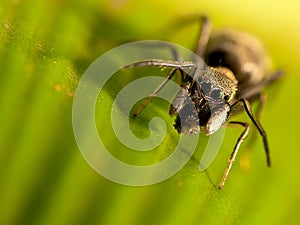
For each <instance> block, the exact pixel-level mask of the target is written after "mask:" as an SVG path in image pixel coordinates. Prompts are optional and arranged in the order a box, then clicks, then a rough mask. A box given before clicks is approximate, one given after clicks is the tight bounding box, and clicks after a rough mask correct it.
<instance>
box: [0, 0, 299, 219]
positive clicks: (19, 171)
mask: <svg viewBox="0 0 300 225" xmlns="http://www.w3.org/2000/svg"><path fill="white" fill-rule="evenodd" d="M202 13H205V14H206V15H208V16H209V17H210V18H211V20H212V23H213V29H217V28H220V27H232V28H237V29H240V30H244V31H247V32H250V33H252V34H254V35H256V36H257V37H258V38H259V39H261V40H262V42H263V43H264V44H265V46H266V48H267V50H268V52H269V53H270V55H271V58H272V59H273V64H274V68H275V69H284V71H285V75H284V77H283V79H282V80H281V81H280V82H278V83H276V84H274V85H273V86H272V87H270V88H268V89H267V91H266V93H267V102H266V105H265V108H264V112H263V118H262V123H263V125H264V127H265V129H266V130H267V133H268V137H269V140H270V146H271V156H272V162H273V165H272V168H271V169H268V168H267V167H266V165H265V164H266V163H265V155H264V150H263V145H262V143H261V140H260V138H259V135H256V136H254V138H253V139H249V140H248V141H247V142H246V143H245V144H244V145H243V146H242V148H241V150H240V154H239V155H238V158H237V160H236V162H235V164H234V166H233V169H232V171H231V173H230V175H229V178H228V181H227V183H226V185H225V187H224V189H223V190H222V191H220V190H218V188H217V185H218V182H219V180H220V177H221V175H222V173H223V170H224V168H225V166H226V163H227V160H228V157H229V155H230V153H231V149H232V147H233V146H234V144H235V141H236V138H237V136H238V135H239V133H240V132H241V130H240V129H238V128H237V129H227V130H226V135H225V141H224V142H223V145H222V148H221V151H220V152H219V154H218V156H217V158H216V159H215V160H214V162H213V163H212V165H211V166H210V167H209V168H208V169H207V170H206V171H205V172H200V171H199V170H198V164H197V162H196V161H197V159H199V157H200V155H201V148H202V146H203V143H202V142H199V143H198V147H199V150H197V151H196V153H195V155H194V159H196V160H190V161H189V162H188V163H187V164H186V166H185V167H184V168H183V169H182V170H181V171H179V172H178V173H177V174H176V175H175V176H173V177H171V178H170V179H168V180H166V181H164V182H161V183H158V184H154V185H150V186H144V187H131V186H125V185H120V184H117V183H113V182H112V181H109V180H107V179H105V178H103V177H102V176H100V175H99V174H98V173H96V172H95V171H94V170H93V169H92V168H91V167H89V165H88V164H87V162H86V161H85V160H84V158H83V156H82V155H81V154H80V151H79V149H78V147H77V145H76V140H75V138H74V135H73V128H72V103H73V97H74V93H75V90H76V87H77V85H78V82H79V80H80V78H81V76H82V74H83V73H84V71H85V70H86V69H87V68H88V66H89V65H90V64H91V63H92V62H93V61H94V60H95V59H96V58H97V57H99V56H100V55H101V54H103V53H105V52H106V51H108V50H110V49H112V48H114V47H117V46H118V45H120V44H122V43H125V42H128V41H131V40H147V39H157V40H168V41H172V42H175V43H177V44H181V45H183V46H185V47H188V48H190V49H192V48H193V45H194V44H193V43H194V42H195V40H196V38H197V35H198V34H197V31H198V30H199V25H197V24H196V23H192V24H191V25H187V24H188V21H187V20H185V19H184V18H190V17H193V18H195V17H196V16H197V15H199V14H202ZM299 13H300V3H299V1H296V0H284V1H283V0H278V1H270V0H266V1H258V0H253V1H248V2H242V1H234V0H226V1H225V0H224V1H218V2H216V1H202V0H187V1H181V0H177V1H168V0H166V1H158V0H153V1H148V0H145V1H138V0H111V1H108V0H100V1H99V0H73V1H72V0H70V1H67V0H63V1H58V0H54V1H40V0H28V1H26V0H2V1H1V2H0V68H1V77H0V79H1V81H0V105H1V109H0V224H1V225H2V224H3V225H23V224H24V225H29V224H30V225H34V224H37V225H40V224H41V225H54V224H55V225H60V224H61V225H69V224H70V225H75V224H78V225H82V224H89V225H93V224H95V225H96V224H99V225H100V224H101V225H116V224H118V225H119V224H120V225H127V224H128V225H129V224H130V225H135V224H136V225H140V224H172V225H176V224H178V225H182V224H186V225H189V224H206V225H208V224H212V225H213V224H243V225H244V224H249V225H254V224H258V225H261V224H267V225H282V224H298V223H299V213H298V209H299V208H300V194H299V188H300V181H299V180H300V179H299V174H298V172H299V171H300V164H299V162H298V159H299V158H300V153H299V152H300V151H299V144H298V142H297V139H298V136H299V135H298V130H299V127H300V120H299V116H298V114H299V101H298V92H297V90H298V89H299V87H298V85H299V83H300V76H299V74H300V66H299V59H300V58H299V53H298V51H299V49H300V41H299V37H300V29H299V25H298V17H299ZM148 72H151V70H145V73H148ZM152 72H153V71H152ZM138 74H139V76H143V70H142V69H139V70H138ZM124 75H128V76H124V78H122V76H121V75H119V76H118V77H115V78H114V79H113V80H111V81H110V83H109V84H108V85H107V86H106V88H105V90H104V91H103V92H101V94H100V95H99V99H98V104H97V107H96V112H97V114H96V121H97V125H98V131H99V135H100V136H101V138H102V139H103V140H104V142H105V144H106V147H107V148H108V149H110V151H111V153H112V154H113V155H114V156H115V157H117V158H119V159H121V160H124V161H127V162H129V163H132V162H135V163H137V164H141V165H144V164H148V163H153V162H157V161H159V160H161V159H162V158H166V157H167V156H168V155H169V154H170V149H172V148H173V147H174V146H175V145H176V142H175V141H176V140H177V139H178V135H177V133H176V131H175V130H174V129H173V127H172V124H173V118H170V117H169V115H168V107H169V106H168V104H167V103H166V102H164V101H160V100H159V99H155V100H154V101H153V103H151V106H150V107H148V108H146V110H145V112H144V113H143V115H141V117H138V118H136V120H134V121H132V130H133V131H134V132H135V133H136V134H137V136H140V137H147V136H148V135H149V130H148V123H149V120H150V119H151V118H152V117H153V115H156V114H159V115H161V116H162V117H163V118H164V119H165V121H166V124H167V128H168V133H167V135H166V138H165V140H164V141H163V142H162V144H161V146H159V147H158V148H157V149H156V150H155V151H153V152H152V153H145V154H144V155H143V154H142V155H141V154H139V155H136V154H134V153H132V152H130V149H124V146H123V145H122V144H121V143H120V142H119V141H118V140H117V138H116V137H115V136H114V133H113V129H112V128H111V124H110V107H111V104H112V102H113V98H114V97H115V96H116V94H117V92H118V90H120V89H121V88H122V86H123V85H125V84H126V83H128V82H130V81H132V80H133V79H135V77H136V76H135V74H134V72H132V71H131V72H130V71H126V72H124ZM145 76H146V75H145ZM161 76H164V73H161ZM237 118H239V119H241V120H248V118H247V117H246V116H245V115H243V114H241V115H239V116H238V117H237ZM253 130H255V129H253ZM256 139H257V140H256ZM201 140H202V139H201ZM205 141H207V139H206V138H205V137H203V142H205ZM120 149H122V150H121V151H119V150H120ZM127 152H128V154H127ZM144 157H146V158H144Z"/></svg>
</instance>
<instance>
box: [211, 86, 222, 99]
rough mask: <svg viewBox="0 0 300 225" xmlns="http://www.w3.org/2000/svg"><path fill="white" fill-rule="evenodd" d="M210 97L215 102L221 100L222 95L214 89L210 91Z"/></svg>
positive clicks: (218, 90)
mask: <svg viewBox="0 0 300 225" xmlns="http://www.w3.org/2000/svg"><path fill="white" fill-rule="evenodd" d="M211 97H212V98H213V99H215V100H219V99H222V97H223V93H222V91H221V90H220V89H218V88H216V89H214V90H212V92H211Z"/></svg>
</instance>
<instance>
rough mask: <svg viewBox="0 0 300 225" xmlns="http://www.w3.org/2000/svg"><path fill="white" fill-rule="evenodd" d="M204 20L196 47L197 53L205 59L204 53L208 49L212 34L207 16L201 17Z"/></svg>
mask: <svg viewBox="0 0 300 225" xmlns="http://www.w3.org/2000/svg"><path fill="white" fill-rule="evenodd" d="M200 19H201V22H202V27H201V30H200V34H199V38H198V42H197V47H196V54H197V55H198V56H199V57H200V58H201V59H203V58H204V53H205V50H206V45H207V42H208V39H209V36H210V32H211V23H210V21H209V19H208V17H206V16H202V17H201V18H200Z"/></svg>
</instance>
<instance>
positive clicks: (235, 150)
mask: <svg viewBox="0 0 300 225" xmlns="http://www.w3.org/2000/svg"><path fill="white" fill-rule="evenodd" d="M229 123H231V124H238V125H241V126H243V127H244V128H245V129H244V131H243V133H241V135H240V136H239V138H238V140H237V142H236V144H235V146H234V149H233V151H232V153H231V156H230V158H229V160H228V164H227V167H226V169H225V171H224V173H223V176H222V179H221V181H220V184H219V189H222V188H223V186H224V184H225V181H226V179H227V177H228V174H229V172H230V170H231V167H232V164H233V162H234V160H235V158H236V156H237V153H238V151H239V149H240V146H241V144H242V143H243V141H244V140H245V138H246V137H247V136H248V134H249V130H250V126H249V124H248V123H244V122H239V121H230V122H229Z"/></svg>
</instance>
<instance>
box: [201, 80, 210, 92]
mask: <svg viewBox="0 0 300 225" xmlns="http://www.w3.org/2000/svg"><path fill="white" fill-rule="evenodd" d="M201 89H202V91H203V92H204V93H208V92H210V90H211V83H210V82H203V83H201Z"/></svg>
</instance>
